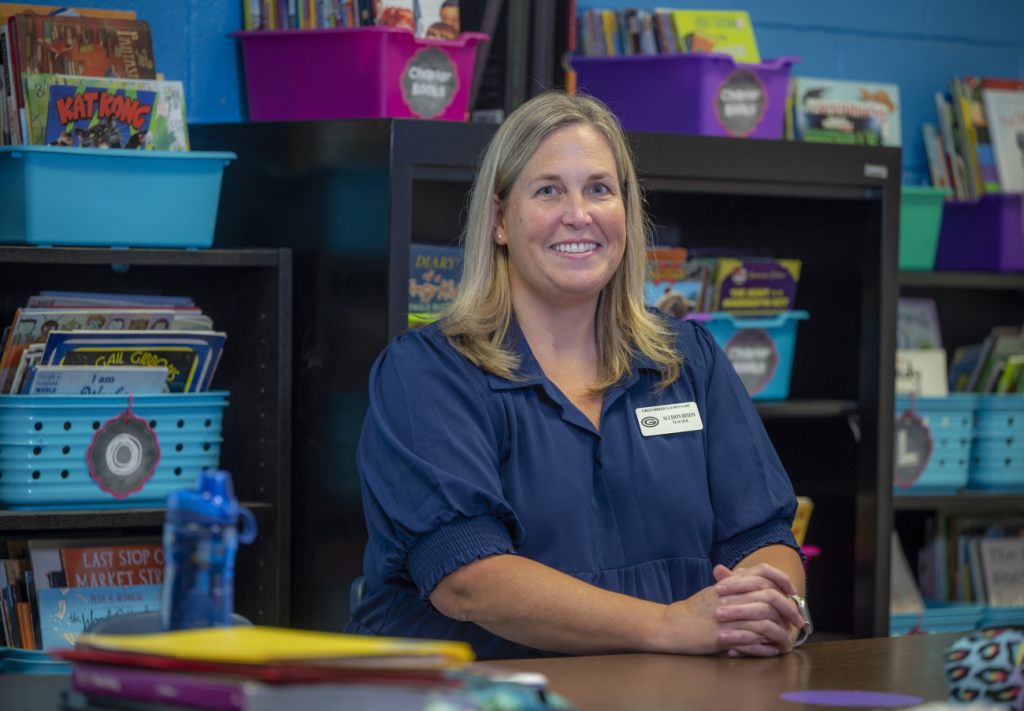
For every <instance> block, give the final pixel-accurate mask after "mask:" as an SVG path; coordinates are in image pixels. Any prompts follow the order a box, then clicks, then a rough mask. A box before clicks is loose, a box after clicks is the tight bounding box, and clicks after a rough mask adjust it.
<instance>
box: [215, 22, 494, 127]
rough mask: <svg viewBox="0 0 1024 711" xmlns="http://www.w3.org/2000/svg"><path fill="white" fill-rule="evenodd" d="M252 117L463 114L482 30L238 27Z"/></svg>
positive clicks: (453, 118)
mask: <svg viewBox="0 0 1024 711" xmlns="http://www.w3.org/2000/svg"><path fill="white" fill-rule="evenodd" d="M232 37H240V38H241V40H242V56H243V58H244V60H245V83H246V90H247V92H248V95H249V118H250V119H251V120H253V121H310V120H315V119H342V118H383V117H392V118H430V119H444V120H447V121H464V120H465V119H466V102H467V101H468V100H469V87H470V83H471V81H472V78H473V63H474V61H475V60H476V45H477V43H478V42H480V41H481V40H486V39H487V35H485V34H481V33H479V32H463V33H462V34H461V35H459V38H458V39H456V40H435V39H418V38H417V37H415V36H414V35H413V33H412V32H411V31H409V30H406V29H399V28H397V27H352V28H338V29H327V30H273V31H251V32H235V33H232Z"/></svg>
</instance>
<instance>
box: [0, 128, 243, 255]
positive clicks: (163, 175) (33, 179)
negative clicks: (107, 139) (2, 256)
mask: <svg viewBox="0 0 1024 711" xmlns="http://www.w3.org/2000/svg"><path fill="white" fill-rule="evenodd" d="M236 157H237V156H236V155H235V154H234V153H210V152H204V151H191V152H171V151H131V150H124V149H122V150H108V149H102V148H66V147H58V146H2V147H0V185H2V186H3V189H2V190H0V244H31V245H43V246H57V245H63V246H75V247H85V246H91V247H186V248H196V247H210V246H212V245H213V230H214V226H215V224H216V221H217V204H218V203H219V202H220V184H221V178H222V177H223V174H224V166H226V165H227V164H228V163H229V162H230V161H231V160H234V159H235V158H236Z"/></svg>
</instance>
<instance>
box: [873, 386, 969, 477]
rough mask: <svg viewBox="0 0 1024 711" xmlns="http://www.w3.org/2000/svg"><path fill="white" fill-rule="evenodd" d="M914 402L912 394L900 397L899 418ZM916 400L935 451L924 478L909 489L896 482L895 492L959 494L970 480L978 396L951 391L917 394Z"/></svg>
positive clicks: (925, 470) (915, 406) (897, 407)
mask: <svg viewBox="0 0 1024 711" xmlns="http://www.w3.org/2000/svg"><path fill="white" fill-rule="evenodd" d="M910 404H911V398H910V397H909V396H907V395H899V396H897V397H896V419H897V420H898V419H899V418H900V417H901V416H902V415H903V413H904V412H906V410H907V408H909V407H910ZM913 404H914V414H916V415H917V416H918V417H920V418H921V422H922V424H923V425H924V426H925V427H927V428H928V434H929V435H930V436H931V438H932V454H931V456H930V457H929V458H928V465H927V466H926V467H925V469H924V471H923V472H921V476H920V478H919V479H918V480H917V481H915V482H914V483H913V484H912V485H911V486H910V487H908V488H905V489H904V488H902V487H901V486H899V485H898V484H893V493H894V494H896V495H897V496H899V495H907V496H928V495H932V496H941V495H946V494H955V493H956V492H957V491H958V490H959V489H963V488H964V487H966V486H967V482H968V476H969V472H970V468H971V443H972V438H973V435H974V419H975V416H974V411H975V409H976V408H977V406H978V396H977V395H974V394H971V393H950V395H949V396H947V397H918V398H914V401H913Z"/></svg>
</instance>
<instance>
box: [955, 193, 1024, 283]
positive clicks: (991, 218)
mask: <svg viewBox="0 0 1024 711" xmlns="http://www.w3.org/2000/svg"><path fill="white" fill-rule="evenodd" d="M935 268H936V269H939V270H950V271H954V270H958V271H979V272H1021V271H1024V229H1022V228H1021V196H1020V195H998V194H991V195H983V196H982V198H981V199H980V200H978V201H977V202H947V203H946V208H945V210H944V211H943V213H942V231H941V232H940V233H939V249H938V253H937V254H936V255H935Z"/></svg>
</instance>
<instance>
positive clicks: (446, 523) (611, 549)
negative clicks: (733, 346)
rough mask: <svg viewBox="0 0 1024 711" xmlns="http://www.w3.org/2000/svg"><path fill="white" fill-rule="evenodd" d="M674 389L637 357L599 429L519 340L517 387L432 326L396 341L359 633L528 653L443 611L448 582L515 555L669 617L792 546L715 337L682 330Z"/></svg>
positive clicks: (369, 431)
mask: <svg viewBox="0 0 1024 711" xmlns="http://www.w3.org/2000/svg"><path fill="white" fill-rule="evenodd" d="M672 328H673V329H674V331H675V333H676V346H677V350H678V352H679V353H680V354H681V355H682V356H683V357H684V359H685V361H684V366H683V369H682V372H681V374H680V377H679V379H678V380H677V381H676V382H674V383H672V384H671V385H670V386H669V387H668V388H667V389H665V390H664V391H661V392H658V391H657V389H656V385H657V381H658V378H659V377H660V371H659V369H658V368H657V367H656V366H655V364H653V363H651V362H650V361H647V360H645V359H642V358H641V359H638V360H637V362H636V363H635V364H634V367H633V369H632V371H631V372H630V374H629V376H628V377H627V378H626V379H625V380H624V381H623V382H622V383H621V384H620V385H617V386H615V387H613V388H611V389H610V390H608V391H607V392H606V394H605V396H604V404H603V405H602V407H601V420H600V422H601V430H600V432H598V431H597V430H596V429H595V428H594V426H593V424H592V423H591V422H590V420H588V419H587V417H586V416H585V415H584V414H583V413H582V412H580V410H578V409H577V408H576V406H575V405H573V404H572V402H571V401H570V400H569V399H568V398H566V397H565V396H564V395H563V394H562V393H561V392H560V391H559V389H558V388H557V387H556V386H555V385H554V384H553V383H552V382H551V381H550V380H548V379H547V378H546V377H545V376H544V374H543V372H542V371H541V369H540V367H539V365H538V364H537V361H536V359H535V358H534V357H533V354H532V353H531V352H530V348H529V345H528V344H527V343H526V339H525V338H522V337H521V336H519V337H515V338H513V339H512V343H513V344H514V347H515V349H516V351H517V353H518V354H519V356H520V357H521V363H522V365H521V368H520V373H521V374H522V376H523V379H522V380H519V381H515V382H513V381H509V380H504V379H502V378H500V377H497V376H495V375H492V374H489V373H485V372H483V371H481V370H480V369H479V368H477V367H476V366H474V365H473V364H472V363H470V362H469V361H467V360H466V359H465V358H463V357H462V356H461V355H460V354H459V353H458V351H456V350H455V349H454V348H453V347H452V346H451V345H450V344H449V343H448V341H447V340H446V338H445V337H444V335H443V334H442V333H441V331H440V329H439V327H438V325H437V324H434V325H432V326H428V327H426V328H423V329H421V330H418V331H410V332H408V333H405V334H403V335H401V336H398V337H397V338H396V339H395V340H394V341H393V342H392V343H391V345H390V346H388V348H387V349H386V350H385V351H384V352H383V353H382V354H381V356H380V358H378V359H377V362H376V363H375V364H374V366H373V370H372V371H371V373H370V408H369V411H368V413H367V415H366V421H365V423H364V425H363V432H362V437H361V439H360V441H359V450H358V465H359V473H360V478H361V482H362V492H363V506H364V509H365V511H366V523H367V527H368V529H369V534H370V540H369V543H368V544H367V546H366V555H365V560H364V569H365V576H366V582H367V586H368V591H367V593H366V595H365V597H364V598H363V602H362V603H361V604H360V605H359V606H358V607H357V608H356V609H355V610H354V611H353V613H352V617H353V618H352V621H351V622H349V624H348V626H347V627H346V631H347V632H355V633H362V634H371V635H388V636H397V637H422V638H435V639H452V640H462V641H465V642H468V643H469V644H471V645H472V647H473V649H474V650H475V651H476V653H477V655H478V656H479V657H480V658H482V659H500V658H513V657H531V656H539V655H541V654H543V652H540V651H538V650H535V649H532V648H530V647H526V646H524V645H520V644H516V643H513V642H510V641H508V640H506V639H503V638H501V637H498V636H496V635H493V634H491V633H490V632H488V631H486V630H484V629H483V628H481V627H479V626H477V625H474V624H472V623H466V622H458V621H456V620H453V619H451V618H449V617H446V616H445V615H443V614H441V613H440V612H438V611H437V610H436V609H434V607H433V606H431V605H430V602H429V598H430V594H431V593H432V592H433V591H434V588H435V587H436V586H437V584H438V583H439V582H440V581H441V580H442V579H443V578H444V577H445V576H446V575H448V574H449V573H451V572H453V571H454V570H457V569H458V568H459V567H461V566H463V565H466V564H467V563H470V562H472V561H474V560H476V559H478V558H483V557H486V556H489V555H492V554H498V553H514V554H517V555H522V556H526V557H527V558H530V559H531V560H535V561H537V562H539V563H543V564H544V565H547V566H549V567H551V568H554V569H556V570H559V571H561V572H563V573H566V574H567V575H571V576H573V577H575V578H578V579H580V580H582V581H584V582H587V583H590V584H591V585H596V586H598V587H601V588H604V589H606V590H612V591H614V592H619V593H624V594H626V595H633V596H635V597H639V598H643V599H646V600H651V601H654V602H659V603H671V602H675V601H678V600H683V599H685V598H687V597H690V596H691V595H693V594H695V593H697V592H698V591H699V590H701V589H703V588H705V587H708V586H709V585H712V584H714V582H715V581H714V577H713V576H712V574H711V571H712V568H713V567H714V566H715V565H716V564H719V563H721V564H722V565H725V566H727V567H729V568H732V567H734V566H735V565H736V564H737V563H739V561H740V560H742V559H743V558H745V557H746V556H747V555H749V554H750V553H752V552H754V551H755V550H757V549H758V548H762V547H764V546H767V545H771V544H775V543H782V544H785V545H788V546H791V547H793V548H797V546H796V541H795V540H794V538H793V534H792V533H791V531H790V525H791V523H792V520H793V515H794V513H795V512H796V498H795V496H794V495H793V488H792V486H791V484H790V482H789V478H788V476H787V475H786V472H785V470H784V469H783V468H782V464H781V463H780V462H779V458H778V456H777V455H776V453H775V449H774V448H773V447H772V444H771V442H770V441H769V439H768V435H767V434H766V433H765V430H764V426H763V425H762V424H761V419H760V417H759V416H758V414H757V411H756V410H755V409H754V406H753V403H751V401H750V397H749V396H748V395H747V393H746V390H745V389H744V387H743V384H742V383H741V382H740V379H739V377H738V376H737V375H736V372H735V371H734V370H733V368H732V365H731V364H730V363H729V361H728V360H727V359H726V357H725V354H724V353H722V350H721V349H720V348H719V347H718V345H717V344H716V343H715V341H714V339H713V338H712V337H711V334H710V333H709V332H708V331H707V329H706V328H705V327H704V326H703V325H701V324H698V323H696V322H693V321H685V322H679V321H675V320H672ZM694 402H695V403H696V405H697V409H698V412H699V413H700V417H701V421H702V423H703V428H702V429H699V430H693V431H688V432H675V433H672V434H663V435H656V436H644V435H643V434H642V433H641V426H640V424H639V420H638V417H637V415H636V410H637V409H639V408H646V407H652V406H659V405H671V404H677V403H694Z"/></svg>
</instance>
